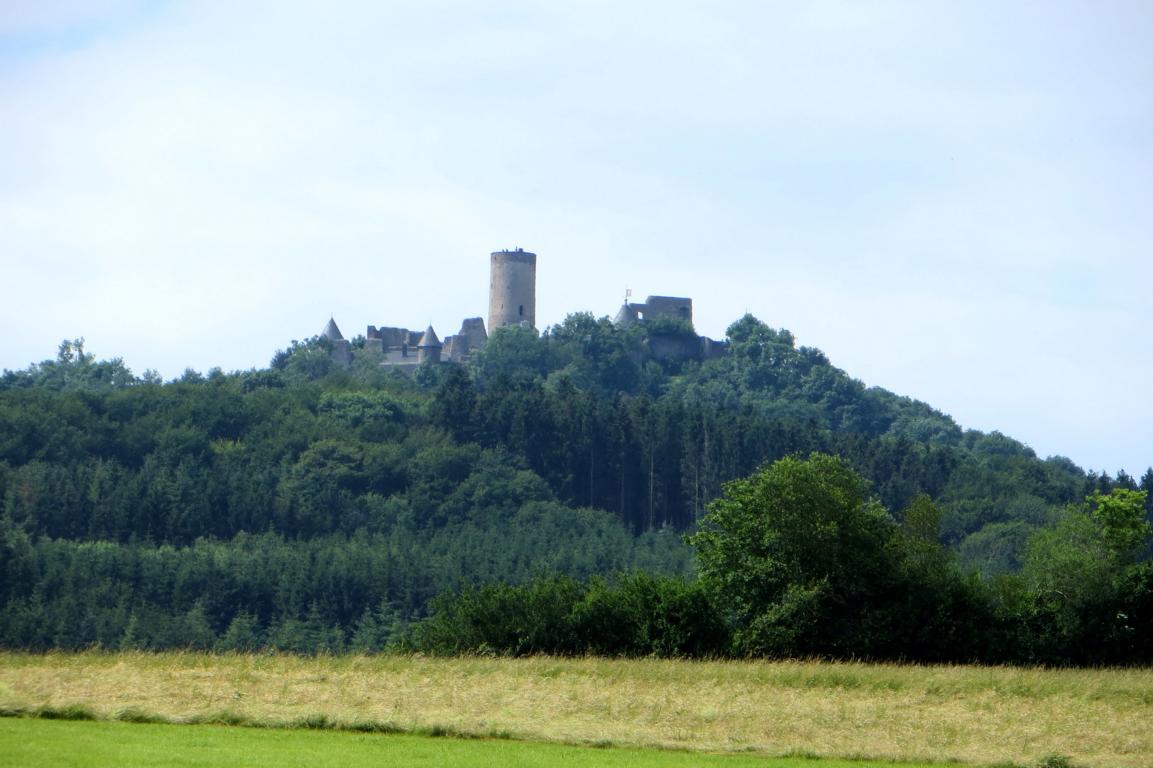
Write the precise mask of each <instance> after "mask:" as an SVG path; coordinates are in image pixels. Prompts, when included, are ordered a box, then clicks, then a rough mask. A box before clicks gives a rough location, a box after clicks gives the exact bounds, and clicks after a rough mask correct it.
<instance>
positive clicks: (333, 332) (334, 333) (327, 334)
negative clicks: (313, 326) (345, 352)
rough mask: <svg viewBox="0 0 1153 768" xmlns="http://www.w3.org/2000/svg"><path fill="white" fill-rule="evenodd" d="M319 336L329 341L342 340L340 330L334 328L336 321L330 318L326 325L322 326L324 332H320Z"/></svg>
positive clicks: (342, 336)
mask: <svg viewBox="0 0 1153 768" xmlns="http://www.w3.org/2000/svg"><path fill="white" fill-rule="evenodd" d="M320 335H321V336H323V337H324V338H326V339H328V340H329V341H343V340H344V335H343V334H341V332H340V329H339V328H337V327H336V321H335V320H333V319H332V318H331V317H330V318H328V325H326V326H324V330H323V331H321V332H320Z"/></svg>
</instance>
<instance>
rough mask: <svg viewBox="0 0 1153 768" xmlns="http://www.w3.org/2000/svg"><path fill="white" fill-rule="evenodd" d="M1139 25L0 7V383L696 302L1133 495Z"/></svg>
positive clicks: (1032, 18) (1141, 287)
mask: <svg viewBox="0 0 1153 768" xmlns="http://www.w3.org/2000/svg"><path fill="white" fill-rule="evenodd" d="M1151 29H1153V6H1150V5H1149V4H1148V3H1142V2H1132V3H1127V2H1108V1H1106V2H1097V3H1088V2H1078V3H1072V2H1018V3H998V2H931V3H925V2H873V3H859V2H825V1H821V0H816V1H808V2H790V3H780V2H723V1H722V2H710V3H698V2H694V3H688V2H686V3H668V2H647V1H642V2H631V3H621V2H607V1H601V0H590V1H588V2H576V3H567V4H559V3H549V2H501V1H494V2H487V3H484V4H476V3H467V2H436V1H433V2H422V3H391V2H344V3H329V2H326V3H321V2H291V0H282V1H281V2H259V1H257V2H246V3H224V2H197V1H195V0H192V1H188V2H185V1H180V0H170V1H169V2H138V1H137V0H87V1H86V2H81V1H80V0H37V1H36V2H32V1H31V0H28V1H25V0H10V1H9V2H8V3H5V4H4V5H3V6H2V7H0V259H2V262H3V272H4V274H5V275H6V279H5V280H4V281H3V283H2V285H3V288H2V289H0V290H2V291H3V301H2V302H0V327H2V328H3V330H4V334H3V337H2V339H3V340H2V341H0V367H4V368H23V367H25V366H27V365H28V364H29V363H30V362H33V361H38V360H42V359H45V358H49V357H52V356H53V355H54V353H55V349H56V346H57V345H58V343H59V342H60V341H61V340H62V339H65V338H74V337H78V336H83V337H85V338H86V339H87V342H88V348H89V349H90V350H91V351H93V352H94V353H96V354H97V355H98V356H100V357H114V356H120V357H123V358H124V359H125V361H126V362H127V364H128V365H129V366H130V367H131V368H133V370H135V371H137V372H142V371H143V370H145V369H148V368H152V369H156V370H159V371H160V372H161V373H162V374H163V375H164V376H166V377H173V376H176V375H179V373H180V372H181V371H182V370H183V369H184V368H185V367H193V368H195V369H197V370H201V371H204V370H207V369H208V368H211V367H213V366H220V367H222V368H224V369H225V370H233V369H245V368H249V367H253V366H263V365H265V364H267V362H268V360H269V358H270V357H271V355H272V353H273V352H274V351H275V350H276V349H278V348H282V347H284V346H286V345H287V344H288V343H289V341H290V340H291V339H295V338H304V337H307V336H310V335H313V334H315V333H317V332H319V330H320V329H321V328H322V327H323V325H324V323H325V321H326V320H327V319H328V316H329V314H332V315H334V316H335V318H336V319H337V321H338V323H339V324H340V325H341V327H342V328H343V329H344V331H345V333H346V335H350V336H351V335H353V334H355V333H362V332H363V330H364V327H365V326H366V325H368V324H374V325H405V326H409V327H413V328H420V327H423V326H424V325H425V324H427V323H430V322H431V323H432V324H433V325H434V326H435V327H436V329H437V331H438V332H439V333H440V334H441V335H442V336H443V335H446V334H448V333H452V332H453V331H455V330H456V328H458V327H459V323H460V320H461V318H463V317H465V316H476V315H484V314H485V313H486V301H487V265H488V262H487V259H488V252H489V251H492V250H496V249H499V248H504V247H515V246H521V247H524V248H526V249H529V250H534V251H536V252H537V253H538V254H539V267H538V275H539V278H538V305H539V306H538V320H539V322H540V323H541V324H542V325H547V324H551V323H555V322H559V321H560V320H562V319H563V318H564V316H565V315H566V314H568V313H569V312H573V311H579V310H588V311H592V312H593V313H595V314H597V315H606V314H612V313H613V312H615V310H616V308H617V306H618V305H619V303H620V301H621V299H622V297H623V295H624V291H625V289H626V288H631V289H632V290H633V293H634V295H635V296H638V297H643V296H645V295H646V294H650V293H652V294H671V295H688V296H692V297H693V298H694V306H695V312H696V320H697V327H698V330H699V331H700V332H702V333H705V334H708V335H711V336H714V337H722V336H723V335H724V330H725V328H726V326H727V325H728V324H729V323H730V322H732V321H733V320H735V319H737V318H738V317H739V316H740V315H741V314H743V313H744V312H746V311H748V312H751V313H752V314H754V315H756V316H757V317H759V318H760V319H762V320H764V321H765V322H766V323H768V324H770V325H772V326H774V327H784V328H788V329H790V330H792V331H793V332H794V334H795V335H796V336H797V339H798V341H799V343H801V344H806V345H809V346H816V347H819V348H821V349H822V350H824V351H825V352H826V353H827V354H828V355H829V356H830V358H831V359H832V360H833V362H834V363H835V364H836V365H838V366H839V367H842V368H844V369H845V370H846V371H848V372H849V373H850V374H852V375H853V376H856V377H858V378H860V379H861V380H863V381H864V382H865V383H866V384H869V385H877V386H882V387H885V388H887V389H890V390H892V391H894V392H897V393H900V394H907V395H910V396H913V397H916V398H918V399H922V400H925V401H927V402H929V403H931V404H933V405H934V406H936V407H938V408H940V409H942V410H943V411H945V412H946V413H949V414H950V415H952V416H953V417H954V418H956V419H957V421H958V422H959V423H961V425H962V426H964V427H967V428H975V429H982V430H986V431H988V430H993V429H999V430H1001V431H1002V432H1005V433H1006V434H1009V435H1011V436H1013V437H1016V438H1018V439H1020V440H1022V441H1023V442H1025V443H1027V444H1028V445H1030V446H1032V447H1033V448H1034V449H1035V450H1036V451H1037V452H1038V454H1039V455H1041V456H1047V455H1053V454H1061V455H1066V456H1069V457H1070V458H1072V459H1073V460H1074V461H1076V462H1077V463H1078V464H1080V465H1082V466H1084V467H1086V468H1092V469H1098V470H1101V469H1104V470H1108V471H1110V472H1115V471H1116V470H1117V469H1119V468H1123V469H1126V470H1127V471H1129V472H1130V473H1133V474H1138V473H1140V472H1143V471H1144V469H1145V468H1146V467H1148V466H1149V465H1150V464H1151V463H1153V406H1151V405H1150V402H1149V398H1148V397H1147V396H1146V392H1147V390H1148V389H1149V387H1148V385H1147V382H1149V381H1150V378H1151V373H1153V363H1151V362H1150V354H1149V353H1150V350H1151V349H1153V309H1150V303H1149V300H1148V298H1147V297H1148V293H1149V286H1150V285H1153V216H1151V215H1150V211H1149V205H1150V201H1153V126H1151V117H1153V52H1151V51H1153V48H1151V46H1149V45H1148V39H1149V33H1150V30H1151Z"/></svg>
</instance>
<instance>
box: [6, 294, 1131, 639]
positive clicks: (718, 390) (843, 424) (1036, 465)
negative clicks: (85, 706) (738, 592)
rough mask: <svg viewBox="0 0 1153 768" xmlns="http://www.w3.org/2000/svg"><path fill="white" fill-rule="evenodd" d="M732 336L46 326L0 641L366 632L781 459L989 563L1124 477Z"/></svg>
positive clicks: (662, 561) (604, 537)
mask: <svg viewBox="0 0 1153 768" xmlns="http://www.w3.org/2000/svg"><path fill="white" fill-rule="evenodd" d="M728 338H729V342H730V344H729V354H727V355H726V356H724V357H721V358H718V359H712V360H708V361H706V362H698V361H684V360H676V359H662V358H661V356H660V355H659V354H656V353H655V352H654V351H659V350H660V349H667V348H669V346H670V345H671V346H673V347H675V346H676V342H677V341H678V340H680V341H689V342H691V341H692V331H691V329H690V328H688V327H687V326H683V325H678V324H676V323H667V322H666V323H653V324H650V325H648V326H634V327H631V328H627V329H622V328H618V327H616V326H614V325H613V324H612V323H610V322H609V321H608V320H607V319H600V320H597V319H594V318H593V317H592V316H590V315H587V314H577V315H572V316H570V317H569V318H568V319H566V321H565V322H564V323H562V324H561V325H559V326H555V327H553V328H550V329H548V330H547V331H546V332H545V333H544V334H541V335H538V334H537V333H536V332H535V331H534V330H532V329H530V328H527V327H509V328H502V329H500V330H498V331H497V332H496V333H494V335H493V337H492V338H491V339H490V341H489V344H488V346H487V347H486V348H485V349H484V350H483V352H482V353H480V354H479V355H478V356H477V357H476V359H475V360H474V361H473V362H472V363H470V364H469V365H467V366H458V365H450V364H449V365H426V366H423V367H421V368H420V369H419V370H418V371H417V372H416V374H415V375H413V376H408V375H405V374H402V373H400V372H398V371H396V370H391V369H388V368H386V367H381V366H380V365H379V362H380V361H379V359H377V358H374V356H373V353H372V352H371V351H369V350H367V349H364V348H363V342H362V340H361V343H360V345H359V347H360V348H359V349H358V350H357V352H358V354H357V356H356V359H355V362H354V364H353V366H352V367H351V368H349V369H344V368H340V367H337V366H335V365H334V364H333V363H332V361H331V358H330V356H329V351H328V350H327V349H326V347H325V342H324V340H323V339H319V338H316V339H312V340H309V341H306V342H303V343H297V342H294V343H293V344H292V346H291V347H290V348H288V349H287V350H284V351H281V352H278V353H277V354H276V355H275V356H274V358H273V360H272V362H271V365H270V367H269V368H267V369H262V370H251V371H244V372H234V373H223V372H221V371H219V370H213V371H210V372H208V373H207V374H204V375H202V374H199V373H196V372H193V371H188V372H186V373H185V375H184V376H182V377H180V378H179V379H177V380H174V381H171V382H163V381H161V380H160V379H159V377H157V376H155V375H154V374H146V375H144V376H143V377H137V376H134V375H133V374H132V373H131V372H130V371H129V370H127V369H126V368H125V366H124V365H123V363H122V362H121V361H119V360H115V359H114V360H110V361H98V360H96V359H95V358H94V356H93V355H91V354H90V353H88V352H87V351H86V350H85V349H84V348H83V344H82V343H80V342H65V343H63V344H62V345H61V347H60V350H59V354H58V355H57V358H56V359H55V360H49V361H45V362H43V363H40V364H36V365H32V366H30V367H29V368H27V369H25V370H22V371H5V373H4V375H3V377H2V378H0V497H2V498H3V517H2V518H0V605H2V608H0V635H2V636H0V644H4V645H9V646H21V647H49V646H61V647H73V646H77V645H87V644H90V643H92V642H99V643H101V644H104V645H108V646H116V645H117V644H121V645H129V646H133V645H142V646H146V647H160V646H164V645H166V644H167V645H182V644H187V638H189V637H197V638H200V639H201V640H198V641H197V643H200V644H213V643H216V644H217V645H218V646H219V644H221V643H224V645H225V646H226V647H227V646H228V644H229V643H232V645H233V647H247V645H249V644H251V642H252V640H251V638H253V637H260V638H262V642H267V643H269V644H272V645H275V646H277V647H285V648H296V647H301V648H310V649H315V648H317V647H332V648H340V647H347V646H349V645H352V646H356V647H376V646H379V644H380V643H381V642H383V641H384V639H387V637H388V635H389V633H390V632H392V631H393V629H394V628H395V626H396V625H397V624H399V623H403V622H404V621H405V620H407V619H408V618H410V617H412V616H414V615H420V614H421V613H422V612H423V611H424V610H425V607H426V605H427V602H428V600H429V599H430V598H431V597H432V596H433V595H435V594H437V593H439V592H441V591H443V590H444V589H447V588H451V587H454V586H456V585H458V584H460V583H462V582H481V581H490V580H504V581H510V582H518V581H523V580H525V579H527V578H529V577H530V576H532V575H534V574H538V573H543V572H559V573H565V574H570V575H575V576H587V575H590V574H597V573H609V572H613V571H618V570H624V569H634V568H640V569H645V570H649V571H653V572H664V573H673V574H688V573H690V572H691V569H692V563H691V556H690V552H689V550H688V549H687V547H686V546H685V545H684V543H683V541H682V537H681V535H680V534H681V533H682V532H686V531H689V530H691V529H692V528H693V526H694V523H695V521H696V520H697V519H699V518H700V516H701V515H703V514H704V511H705V507H706V505H707V504H708V503H709V501H710V500H712V499H714V498H716V497H717V495H718V494H719V493H720V490H721V486H722V484H723V483H725V482H726V481H728V480H732V479H734V478H738V477H742V476H745V475H747V474H749V473H750V472H751V471H753V470H754V469H755V468H756V467H758V466H760V465H762V464H764V463H765V462H768V461H771V460H775V459H778V458H780V457H783V456H786V455H790V454H794V453H798V452H799V453H805V454H807V453H809V452H812V451H822V452H826V453H831V454H836V455H839V456H842V457H844V458H845V459H847V460H848V461H849V462H850V464H851V465H852V466H853V467H854V468H855V469H856V470H857V471H859V472H860V473H861V474H862V475H863V476H865V477H866V478H868V479H869V480H870V481H871V482H872V484H873V491H874V492H875V493H876V495H877V496H878V497H879V498H880V500H881V501H882V502H883V503H884V505H885V506H886V507H887V508H888V509H890V510H894V514H896V515H897V516H898V517H899V516H900V515H901V510H903V509H904V508H905V507H906V505H908V504H909V503H910V502H911V501H912V500H913V499H914V498H915V497H916V496H917V495H918V494H921V493H926V494H928V495H929V496H931V497H932V498H933V499H935V500H937V501H938V502H939V503H940V505H941V507H942V508H943V509H944V511H945V518H944V521H943V525H942V530H941V536H942V540H943V541H944V542H945V543H947V544H949V545H950V546H953V547H956V548H957V549H958V550H959V551H960V553H961V554H962V557H963V561H964V562H966V563H968V564H969V565H970V566H971V567H972V568H974V569H977V570H979V571H981V572H983V573H986V574H993V573H996V572H999V571H1003V570H1011V569H1013V568H1015V567H1017V565H1018V558H1019V557H1020V553H1021V551H1022V545H1023V542H1024V540H1025V539H1026V538H1027V536H1028V535H1029V534H1030V532H1032V531H1033V530H1035V529H1036V528H1037V527H1039V526H1045V525H1047V524H1048V523H1049V522H1050V521H1051V520H1052V519H1053V516H1054V514H1055V511H1056V510H1057V509H1059V508H1060V507H1061V506H1062V505H1065V504H1067V503H1070V502H1073V501H1075V500H1080V499H1081V498H1083V497H1084V496H1085V495H1086V494H1088V493H1090V492H1092V491H1095V490H1101V491H1107V490H1109V489H1110V488H1112V487H1114V486H1120V487H1137V486H1136V483H1135V482H1134V480H1133V479H1132V478H1130V477H1128V476H1126V475H1124V474H1123V473H1120V472H1119V473H1118V475H1117V477H1116V478H1111V477H1109V476H1107V475H1095V474H1092V473H1090V474H1088V475H1086V474H1085V473H1084V472H1083V471H1082V470H1081V469H1079V468H1078V467H1076V466H1075V465H1074V464H1073V463H1072V462H1070V461H1069V460H1068V459H1064V458H1051V459H1047V460H1041V459H1038V458H1037V457H1036V456H1035V455H1034V454H1033V452H1032V451H1031V450H1029V449H1028V448H1026V447H1024V446H1022V445H1021V444H1020V443H1018V442H1016V441H1014V440H1012V439H1010V438H1008V437H1005V436H1003V435H1001V434H999V433H996V432H994V433H991V434H982V433H980V432H974V431H962V430H961V429H960V428H959V427H958V426H957V424H956V423H954V422H953V420H952V419H950V418H949V417H948V416H946V415H944V414H942V413H940V412H938V411H936V410H934V409H932V408H931V407H929V406H928V405H926V404H924V403H920V402H917V401H915V400H911V399H909V398H906V397H900V396H897V395H894V394H892V393H890V392H887V391H885V390H882V389H876V388H866V387H864V386H863V385H862V384H861V383H860V382H859V381H857V380H855V379H853V378H851V377H850V376H848V375H847V374H846V373H844V372H843V371H841V370H839V369H837V368H835V367H834V366H833V365H831V364H830V362H829V360H828V359H827V358H826V357H825V356H824V355H823V354H822V353H821V352H820V351H819V350H816V349H811V348H806V347H800V348H798V347H797V346H796V345H795V343H794V339H793V337H792V335H791V334H790V333H789V332H788V331H784V330H774V329H772V328H769V327H767V326H766V325H764V324H763V323H761V322H759V321H758V320H756V319H755V318H753V317H751V316H745V317H743V318H741V319H740V320H738V321H737V322H735V323H734V324H733V325H732V326H731V327H730V328H729V330H728ZM670 343H671V344H670ZM354 346H358V345H357V344H356V342H354ZM1140 484H1141V487H1142V488H1144V489H1146V490H1153V471H1150V472H1147V473H1146V474H1145V475H1144V477H1143V478H1142V479H1141V483H1140ZM1150 497H1153V494H1150ZM181 638H183V640H182V639H181ZM246 638H247V639H246ZM302 638H304V639H302ZM201 641H203V642H201ZM197 643H192V644H197ZM358 643H359V644H360V645H359V646H357V644H358Z"/></svg>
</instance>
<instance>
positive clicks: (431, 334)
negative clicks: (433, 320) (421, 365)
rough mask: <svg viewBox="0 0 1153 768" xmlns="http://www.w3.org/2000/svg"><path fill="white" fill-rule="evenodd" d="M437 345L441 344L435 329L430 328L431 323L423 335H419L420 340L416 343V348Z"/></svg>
mask: <svg viewBox="0 0 1153 768" xmlns="http://www.w3.org/2000/svg"><path fill="white" fill-rule="evenodd" d="M439 346H442V345H441V343H440V339H439V338H438V337H437V335H436V331H434V330H433V329H432V326H431V325H430V326H429V327H428V328H427V329H425V331H424V335H423V336H421V337H420V341H418V342H417V344H416V348H417V349H422V348H428V347H439Z"/></svg>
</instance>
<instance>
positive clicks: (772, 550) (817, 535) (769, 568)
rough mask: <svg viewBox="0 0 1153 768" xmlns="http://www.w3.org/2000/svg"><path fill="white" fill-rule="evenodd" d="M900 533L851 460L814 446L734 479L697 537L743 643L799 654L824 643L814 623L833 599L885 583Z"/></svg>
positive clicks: (756, 649)
mask: <svg viewBox="0 0 1153 768" xmlns="http://www.w3.org/2000/svg"><path fill="white" fill-rule="evenodd" d="M892 533H893V525H892V522H891V521H890V520H889V519H888V518H887V516H886V514H885V512H884V510H883V508H882V507H881V506H880V505H879V504H878V503H877V502H876V501H874V500H872V499H870V498H869V496H868V491H867V487H866V484H865V482H864V481H863V480H862V479H861V478H860V477H859V476H858V475H857V474H856V473H855V472H853V471H852V470H851V469H850V468H849V467H848V465H847V464H846V463H845V462H844V461H842V460H840V459H838V458H835V457H833V456H828V455H824V454H813V455H812V456H810V457H809V458H807V459H802V458H800V457H795V456H792V457H786V458H784V459H780V460H778V461H776V462H775V463H773V464H771V465H769V466H767V467H765V468H763V469H761V470H759V471H758V472H756V473H755V474H753V475H752V476H751V477H749V478H748V479H744V480H736V481H733V482H731V483H729V484H727V485H726V486H725V489H724V494H723V495H722V497H721V498H719V499H717V500H716V501H714V502H713V503H712V505H710V507H709V512H708V515H706V517H705V519H704V521H703V523H702V526H701V530H700V531H698V532H697V533H696V534H694V535H693V536H692V537H691V539H690V542H691V543H692V545H693V546H694V547H695V548H696V550H697V557H698V562H699V564H700V578H701V581H702V583H703V584H704V585H705V586H706V588H707V589H709V590H710V592H711V593H712V594H713V595H715V596H716V599H717V602H718V604H719V605H720V606H722V608H723V609H724V610H726V611H727V612H728V613H729V614H730V616H731V617H732V620H733V621H734V623H735V624H736V626H737V633H736V641H737V646H738V649H739V650H740V651H742V652H746V653H753V654H758V655H793V654H796V653H803V652H806V651H809V650H815V648H814V647H813V645H812V642H811V641H810V639H809V635H810V630H813V629H814V628H815V627H817V626H818V624H819V620H820V614H821V613H822V611H823V610H825V609H827V608H828V607H830V606H829V603H828V601H829V600H837V601H840V602H843V603H845V604H846V605H847V606H851V605H852V604H853V603H855V602H857V601H858V600H859V599H861V598H869V597H871V596H873V595H874V593H876V592H877V591H879V590H880V589H882V588H883V586H884V581H885V579H887V578H888V577H889V574H890V571H891V570H892V564H891V563H889V562H887V561H886V557H887V547H886V544H887V542H888V540H889V538H890V537H891V536H892ZM858 605H859V603H858Z"/></svg>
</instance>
